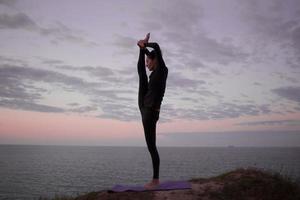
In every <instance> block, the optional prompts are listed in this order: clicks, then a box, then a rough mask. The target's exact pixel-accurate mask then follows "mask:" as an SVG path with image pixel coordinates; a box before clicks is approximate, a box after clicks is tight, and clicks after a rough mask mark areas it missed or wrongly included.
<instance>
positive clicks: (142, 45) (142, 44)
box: [137, 40, 145, 49]
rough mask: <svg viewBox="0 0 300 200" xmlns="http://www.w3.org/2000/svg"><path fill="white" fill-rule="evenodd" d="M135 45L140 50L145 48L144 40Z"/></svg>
mask: <svg viewBox="0 0 300 200" xmlns="http://www.w3.org/2000/svg"><path fill="white" fill-rule="evenodd" d="M137 45H138V46H139V47H140V48H142V49H143V48H145V41H144V40H139V41H138V43H137Z"/></svg>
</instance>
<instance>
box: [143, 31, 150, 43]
mask: <svg viewBox="0 0 300 200" xmlns="http://www.w3.org/2000/svg"><path fill="white" fill-rule="evenodd" d="M149 38H150V33H147V35H146V37H145V39H144V42H145V43H147V42H148V41H149Z"/></svg>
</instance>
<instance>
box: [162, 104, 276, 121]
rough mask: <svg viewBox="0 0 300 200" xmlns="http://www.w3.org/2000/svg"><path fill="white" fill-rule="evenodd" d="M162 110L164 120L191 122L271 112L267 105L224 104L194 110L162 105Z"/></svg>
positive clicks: (204, 106) (200, 106) (197, 107)
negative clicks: (185, 120) (187, 120)
mask: <svg viewBox="0 0 300 200" xmlns="http://www.w3.org/2000/svg"><path fill="white" fill-rule="evenodd" d="M163 108H164V109H165V110H166V114H164V115H165V118H166V120H170V119H174V118H177V119H193V120H209V119H226V118H237V117H240V116H258V115H260V114H268V113H270V112H271V110H270V109H269V105H255V104H241V105H238V104H233V103H226V102H223V103H219V104H218V105H214V106H207V105H199V104H195V108H184V107H178V106H177V107H174V106H173V105H170V104H167V105H163Z"/></svg>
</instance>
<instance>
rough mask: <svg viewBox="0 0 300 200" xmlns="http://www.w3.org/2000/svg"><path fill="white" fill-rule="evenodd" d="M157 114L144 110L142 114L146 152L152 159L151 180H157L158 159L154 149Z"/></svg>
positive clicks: (155, 148)
mask: <svg viewBox="0 0 300 200" xmlns="http://www.w3.org/2000/svg"><path fill="white" fill-rule="evenodd" d="M158 117H159V112H157V111H153V110H151V109H148V108H145V111H144V112H143V127H144V133H145V139H146V143H147V147H148V150H149V152H150V155H151V158H152V166H153V179H159V165H160V158H159V154H158V151H157V147H156V123H157V121H158Z"/></svg>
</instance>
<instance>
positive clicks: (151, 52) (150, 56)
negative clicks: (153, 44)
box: [147, 50, 156, 60]
mask: <svg viewBox="0 0 300 200" xmlns="http://www.w3.org/2000/svg"><path fill="white" fill-rule="evenodd" d="M147 56H148V58H150V59H151V60H154V59H155V58H156V52H155V50H152V51H150V52H149V54H148V55H147Z"/></svg>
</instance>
